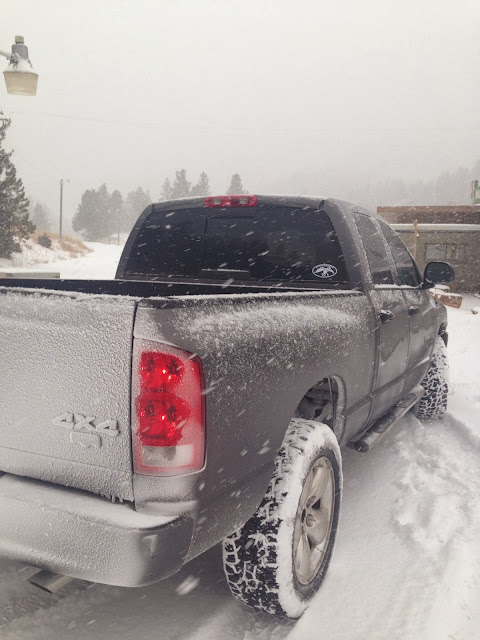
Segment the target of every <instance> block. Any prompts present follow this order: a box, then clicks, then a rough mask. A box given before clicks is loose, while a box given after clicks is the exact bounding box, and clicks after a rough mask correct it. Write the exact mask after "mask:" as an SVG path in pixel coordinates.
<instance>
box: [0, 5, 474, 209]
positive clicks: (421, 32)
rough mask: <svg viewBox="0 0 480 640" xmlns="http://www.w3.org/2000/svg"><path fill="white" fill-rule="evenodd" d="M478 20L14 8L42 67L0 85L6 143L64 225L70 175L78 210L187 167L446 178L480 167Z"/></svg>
mask: <svg viewBox="0 0 480 640" xmlns="http://www.w3.org/2000/svg"><path fill="white" fill-rule="evenodd" d="M479 24H480V3H479V2H478V1H477V0H457V1H455V2H453V1H448V2H445V1H443V0H403V1H400V0H394V1H392V0H357V1H348V0H336V1H325V0H317V1H314V0H312V1H308V0H296V1H295V0H290V1H286V0H285V1H282V0H275V1H273V0H272V1H270V2H269V1H262V0H241V1H238V2H237V1H230V0H223V1H222V2H220V1H217V2H214V1H213V0H189V1H182V0H168V1H167V0H163V1H162V0H129V1H125V0H124V1H120V0H95V1H92V0H82V1H80V0H79V1H75V2H74V1H73V0H43V1H42V2H38V0H37V1H35V0H15V1H13V2H12V0H9V1H8V2H7V1H6V0H0V48H1V49H3V50H8V49H9V48H10V46H11V43H12V42H13V39H14V36H15V35H16V34H21V35H24V36H25V42H26V44H27V45H28V47H29V51H30V58H31V60H32V63H33V65H34V67H35V69H36V71H37V72H38V73H39V74H40V78H39V85H38V87H39V88H38V95H37V96H36V97H35V98H30V97H28V98H26V97H19V96H9V95H8V94H7V92H6V89H5V85H4V84H3V81H2V85H1V87H0V109H3V111H4V112H5V114H6V115H7V116H10V117H12V121H13V123H12V127H11V128H10V132H9V136H8V139H7V143H8V146H10V147H14V148H15V154H14V156H13V160H14V162H15V164H16V166H17V169H18V171H19V174H20V176H21V177H22V179H23V181H24V184H25V187H26V190H27V193H28V194H29V195H30V196H31V197H32V198H33V200H35V201H36V200H40V201H42V202H45V203H46V204H47V206H48V207H49V208H50V210H51V211H52V213H53V214H56V212H57V211H58V182H59V180H60V178H64V179H65V180H67V179H68V180H69V181H70V182H69V183H68V184H66V186H65V200H64V206H65V210H66V213H67V215H72V214H73V212H74V210H75V209H76V207H77V204H78V202H79V199H80V195H81V193H82V191H83V190H84V189H86V188H92V187H95V188H96V187H98V186H100V184H101V183H102V182H106V183H107V186H108V188H109V190H110V191H112V190H113V189H116V188H118V189H120V191H121V192H122V193H123V195H126V193H127V192H128V191H129V190H130V189H132V188H135V187H137V186H139V185H140V186H142V187H144V188H145V189H149V190H150V194H151V196H152V198H153V199H154V200H155V199H158V198H159V195H160V190H161V184H162V182H163V180H164V179H165V177H167V176H170V177H172V175H173V173H174V170H175V169H178V168H182V167H184V168H186V169H187V173H188V177H189V179H190V180H192V181H196V180H197V179H198V175H199V173H200V172H201V171H206V172H207V173H208V175H209V177H210V182H211V185H212V189H213V191H214V192H217V193H222V192H224V190H225V189H226V186H227V184H228V181H229V178H230V176H231V174H232V173H234V172H238V173H240V175H241V176H242V179H243V181H244V184H245V186H246V187H247V188H248V189H249V190H250V192H253V193H254V192H285V191H286V190H287V189H288V191H290V192H292V191H297V192H299V191H300V192H301V191H306V190H309V191H310V192H311V190H312V188H314V187H312V186H311V185H312V183H313V184H318V185H319V189H316V191H317V192H318V191H323V193H320V194H319V195H323V196H329V195H336V196H341V195H342V194H341V193H340V192H339V191H341V186H340V187H338V185H342V183H343V182H344V181H345V183H347V182H349V181H355V182H357V183H359V184H361V183H364V182H365V183H366V182H368V181H376V180H378V179H384V178H388V177H398V178H403V179H408V180H414V179H431V178H434V177H436V176H437V175H438V174H439V173H440V172H441V171H443V170H449V169H450V170H455V169H456V168H457V167H458V166H459V165H464V166H467V167H471V166H472V165H473V163H474V162H475V161H476V160H477V159H478V157H479V156H480V125H479V114H480V81H479V78H480V47H479ZM1 60H4V59H3V58H0V61H1ZM4 62H5V63H6V61H5V60H4ZM0 64H3V63H1V62H0ZM4 68H5V66H3V67H1V70H2V71H3V70H4ZM317 177H318V181H317ZM330 182H331V183H333V184H335V185H337V186H336V187H335V188H336V193H326V192H325V187H328V185H329V183H330Z"/></svg>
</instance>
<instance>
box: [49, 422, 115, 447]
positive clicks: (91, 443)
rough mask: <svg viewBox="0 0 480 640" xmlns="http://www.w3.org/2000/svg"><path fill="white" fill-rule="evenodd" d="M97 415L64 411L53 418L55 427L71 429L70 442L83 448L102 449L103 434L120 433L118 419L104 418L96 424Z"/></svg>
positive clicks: (112, 435)
mask: <svg viewBox="0 0 480 640" xmlns="http://www.w3.org/2000/svg"><path fill="white" fill-rule="evenodd" d="M95 420H96V418H95V416H83V415H82V414H80V413H64V414H62V415H61V416H58V417H57V418H54V419H53V425H54V426H55V427H64V428H65V429H68V430H69V431H70V442H71V443H72V444H78V445H80V446H81V447H83V448H85V449H86V448H88V447H93V448H94V449H100V447H101V446H102V436H104V435H106V436H110V437H115V436H118V435H119V434H120V430H119V428H118V423H117V421H116V420H104V421H103V422H99V423H98V424H95Z"/></svg>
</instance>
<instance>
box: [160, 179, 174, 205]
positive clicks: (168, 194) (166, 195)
mask: <svg viewBox="0 0 480 640" xmlns="http://www.w3.org/2000/svg"><path fill="white" fill-rule="evenodd" d="M172 194H173V189H172V183H171V182H170V180H169V178H165V180H164V181H163V185H162V194H161V196H160V198H161V199H162V200H171V199H172Z"/></svg>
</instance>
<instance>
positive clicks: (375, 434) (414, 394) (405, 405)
mask: <svg viewBox="0 0 480 640" xmlns="http://www.w3.org/2000/svg"><path fill="white" fill-rule="evenodd" d="M424 393H425V389H424V388H423V387H422V386H420V385H418V386H417V387H415V388H414V389H412V391H411V392H410V393H409V394H408V395H406V396H405V397H404V398H402V399H401V400H400V402H398V403H397V404H396V405H395V406H394V407H393V409H390V411H388V412H387V413H386V414H385V415H383V416H382V417H381V418H379V419H378V420H377V421H376V422H375V424H374V425H373V426H371V427H370V429H369V430H368V431H367V432H366V433H365V434H364V435H363V436H362V437H361V438H360V440H356V441H355V442H349V444H348V446H349V447H350V448H351V449H355V450H356V451H360V452H361V453H366V452H367V451H369V449H371V448H372V447H373V445H374V444H375V443H376V442H377V440H378V439H379V438H381V437H382V436H383V434H384V433H385V432H386V431H388V429H390V427H392V426H393V425H394V424H395V423H396V422H397V420H399V419H400V418H403V416H404V415H405V414H406V413H407V412H408V411H410V409H411V408H412V407H413V406H414V405H416V404H417V402H419V401H420V400H421V398H422V396H423V394H424Z"/></svg>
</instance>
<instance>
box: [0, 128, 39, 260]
mask: <svg viewBox="0 0 480 640" xmlns="http://www.w3.org/2000/svg"><path fill="white" fill-rule="evenodd" d="M10 122H11V121H10V120H2V121H0V258H10V257H11V255H12V252H13V251H20V249H21V247H20V243H19V240H22V239H23V238H28V236H29V235H30V234H31V233H33V232H34V231H35V225H34V224H33V223H32V222H31V221H30V220H29V216H28V205H29V202H28V198H27V197H26V196H25V189H24V187H23V183H22V180H21V179H20V178H17V171H16V169H15V165H14V164H13V163H12V161H11V160H10V158H11V156H12V154H13V151H10V152H7V151H6V150H5V149H4V147H3V143H4V140H5V136H6V135H7V130H8V127H9V126H10Z"/></svg>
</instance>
